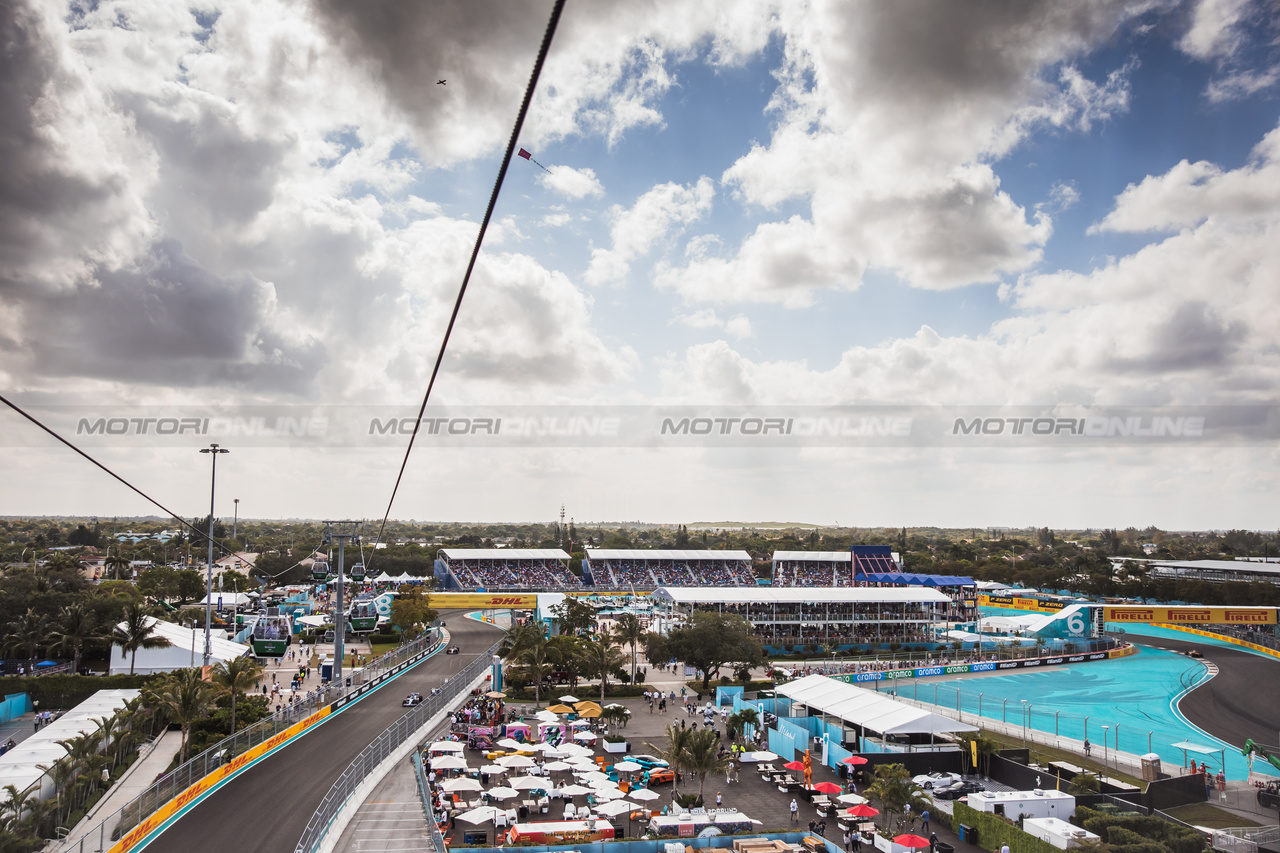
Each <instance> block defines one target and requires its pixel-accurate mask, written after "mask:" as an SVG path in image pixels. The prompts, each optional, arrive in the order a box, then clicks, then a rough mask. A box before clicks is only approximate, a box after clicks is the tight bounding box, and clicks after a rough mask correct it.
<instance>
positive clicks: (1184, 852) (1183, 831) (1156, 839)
mask: <svg viewBox="0 0 1280 853" xmlns="http://www.w3.org/2000/svg"><path fill="white" fill-rule="evenodd" d="M1071 822H1072V823H1075V824H1077V825H1079V826H1083V827H1084V828H1085V829H1087V830H1089V831H1090V832H1092V833H1094V834H1096V835H1098V836H1101V838H1102V840H1103V841H1104V842H1106V843H1107V844H1109V845H1111V847H1112V849H1113V850H1116V851H1121V853H1156V852H1155V851H1148V850H1147V849H1146V848H1147V847H1148V846H1149V845H1151V844H1153V843H1154V844H1156V845H1158V846H1159V847H1160V849H1161V851H1164V853H1168V851H1172V853H1199V851H1201V850H1203V849H1204V846H1205V845H1204V839H1203V838H1201V836H1200V833H1198V832H1196V831H1195V830H1194V829H1188V828H1187V827H1184V826H1180V825H1178V824H1176V823H1170V822H1169V821H1166V820H1161V819H1160V818H1158V817H1146V816H1137V817H1134V816H1121V815H1108V814H1103V813H1102V812H1100V811H1098V810H1097V809H1091V808H1088V807H1087V806H1076V813H1075V816H1074V817H1073V818H1072V821H1071ZM1135 838H1137V839H1138V840H1137V841H1135V840H1134V839H1135Z"/></svg>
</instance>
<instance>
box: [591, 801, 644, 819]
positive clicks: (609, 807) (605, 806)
mask: <svg viewBox="0 0 1280 853" xmlns="http://www.w3.org/2000/svg"><path fill="white" fill-rule="evenodd" d="M633 808H635V803H628V802H627V801H626V800H614V801H613V802H610V803H601V804H600V805H598V806H596V811H597V812H598V813H600V814H602V815H609V816H610V817H613V816H614V815H620V814H622V813H623V812H629V811H631V810H632V809H633Z"/></svg>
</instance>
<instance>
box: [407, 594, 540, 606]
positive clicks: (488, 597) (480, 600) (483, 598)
mask: <svg viewBox="0 0 1280 853" xmlns="http://www.w3.org/2000/svg"><path fill="white" fill-rule="evenodd" d="M427 602H428V603H429V604H430V605H431V606H432V607H433V608H435V609H436V610H454V609H457V608H474V609H480V610H498V609H505V608H508V607H515V608H519V609H522V610H532V609H533V608H534V607H537V606H538V596H536V595H534V594H533V593H527V594H524V595H521V594H519V593H517V594H514V595H513V594H510V593H496V592H495V593H489V592H431V593H427Z"/></svg>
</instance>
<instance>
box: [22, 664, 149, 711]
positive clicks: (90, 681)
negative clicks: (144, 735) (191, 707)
mask: <svg viewBox="0 0 1280 853" xmlns="http://www.w3.org/2000/svg"><path fill="white" fill-rule="evenodd" d="M163 677H164V676H162V675H108V676H105V677H104V676H97V675H72V674H71V673H60V674H58V675H39V676H33V675H27V676H23V677H21V678H20V677H18V676H16V675H11V676H5V677H4V678H0V691H3V695H5V696H9V695H11V694H14V693H27V694H29V695H30V696H31V701H32V702H39V703H40V704H39V708H40V710H42V711H53V710H57V709H58V708H71V707H73V706H75V705H78V704H80V703H81V702H83V701H84V700H85V699H88V698H89V697H90V696H92V695H93V694H94V693H97V692H98V691H99V690H125V689H128V688H132V687H138V688H141V687H146V686H147V685H149V684H152V683H154V682H155V681H156V680H157V679H160V678H163Z"/></svg>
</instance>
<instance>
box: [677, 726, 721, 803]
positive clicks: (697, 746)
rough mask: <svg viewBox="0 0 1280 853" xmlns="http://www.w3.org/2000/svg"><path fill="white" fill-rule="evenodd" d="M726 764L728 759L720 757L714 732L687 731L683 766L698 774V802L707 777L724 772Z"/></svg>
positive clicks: (704, 730) (701, 730)
mask: <svg viewBox="0 0 1280 853" xmlns="http://www.w3.org/2000/svg"><path fill="white" fill-rule="evenodd" d="M728 763H729V759H728V758H727V757H724V756H721V755H720V738H718V737H716V733H715V731H714V730H712V729H696V730H695V729H690V730H689V738H688V741H687V742H686V743H685V745H684V766H685V769H686V770H689V771H691V772H693V773H697V774H698V799H699V800H701V799H702V792H703V787H704V786H705V785H706V784H707V777H708V776H710V775H712V774H714V773H722V772H724V769H725V767H726V766H728Z"/></svg>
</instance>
